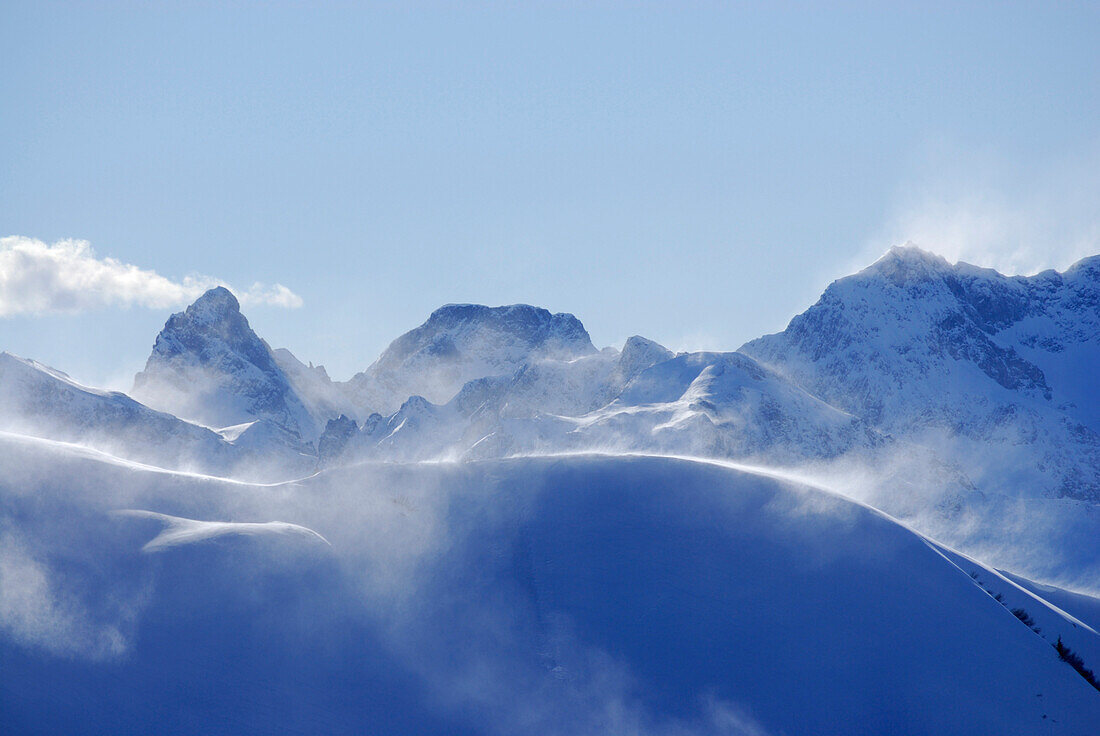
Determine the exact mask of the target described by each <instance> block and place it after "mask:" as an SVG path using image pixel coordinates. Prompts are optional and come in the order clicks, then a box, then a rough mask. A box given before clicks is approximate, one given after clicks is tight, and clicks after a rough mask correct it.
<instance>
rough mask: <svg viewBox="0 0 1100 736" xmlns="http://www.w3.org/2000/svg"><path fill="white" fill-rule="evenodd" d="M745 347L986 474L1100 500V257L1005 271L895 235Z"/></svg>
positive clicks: (1019, 486)
mask: <svg viewBox="0 0 1100 736" xmlns="http://www.w3.org/2000/svg"><path fill="white" fill-rule="evenodd" d="M741 350H742V351H743V352H745V353H747V354H749V355H752V356H754V357H756V358H757V359H758V360H760V361H761V362H763V363H765V364H769V365H772V366H774V367H775V368H776V369H778V370H779V371H781V372H783V373H785V374H786V375H788V376H790V377H791V378H793V379H794V380H795V381H796V382H798V383H800V384H801V385H803V386H805V387H806V388H807V389H808V390H810V391H811V392H813V393H815V394H816V395H818V396H820V397H821V398H823V399H824V400H826V401H828V402H830V403H831V404H833V405H835V406H838V407H840V408H842V409H844V410H846V411H849V412H851V413H853V414H856V415H858V416H860V417H862V418H864V419H865V420H867V421H868V422H870V423H871V424H872V425H873V426H876V427H879V428H880V429H883V430H884V431H887V432H890V433H893V434H896V435H898V436H902V437H909V438H915V439H919V440H921V441H922V442H926V443H931V444H934V445H937V447H938V449H941V450H942V451H944V452H945V453H946V454H947V455H948V456H950V457H952V459H955V460H957V461H960V462H961V463H962V464H963V466H964V467H968V469H969V470H970V471H972V477H974V478H975V480H976V481H978V482H979V485H988V486H990V487H995V488H998V489H999V490H1005V491H1009V492H1018V493H1022V494H1033V493H1034V492H1035V491H1036V490H1038V491H1041V492H1045V493H1047V494H1050V495H1065V496H1072V497H1077V498H1086V499H1091V500H1100V435H1098V434H1097V432H1098V430H1100V388H1098V386H1100V383H1098V382H1096V381H1095V380H1092V379H1091V376H1090V373H1091V369H1090V367H1089V366H1090V365H1096V364H1097V363H1096V361H1097V359H1100V258H1092V259H1087V260H1085V261H1082V262H1080V263H1078V264H1077V265H1076V266H1074V267H1073V268H1071V269H1069V270H1068V271H1067V272H1066V273H1065V274H1058V273H1056V272H1053V271H1047V272H1044V273H1041V274H1038V275H1036V276H1033V277H1007V276H1003V275H1001V274H999V273H997V272H996V271H992V270H990V269H981V268H977V267H974V266H970V265H968V264H964V263H960V264H956V265H951V264H948V263H947V261H945V260H944V259H943V258H940V257H939V256H935V255H932V254H930V253H926V252H924V251H922V250H920V249H918V248H915V247H912V246H905V247H899V248H894V249H891V251H890V252H889V253H887V254H886V255H885V256H884V257H883V258H881V259H880V260H879V261H877V262H876V263H875V264H873V265H872V266H870V267H868V268H867V269H865V270H863V271H861V272H860V273H858V274H856V275H854V276H850V277H847V278H844V279H840V280H839V281H836V282H834V283H833V284H832V285H830V286H829V288H828V289H827V290H826V291H825V293H824V294H823V295H822V297H821V299H820V300H819V301H818V302H817V304H815V305H814V306H812V307H811V308H810V309H808V310H807V311H806V312H804V313H802V314H800V315H798V316H797V317H795V318H794V319H793V320H791V323H790V325H789V326H788V327H787V329H786V330H785V331H783V332H781V333H778V334H775V335H768V336H765V337H762V338H759V339H757V340H753V341H751V342H749V343H747V344H746V345H745V346H743V347H742V348H741ZM983 480H984V481H985V483H984V484H983V482H982V481H983Z"/></svg>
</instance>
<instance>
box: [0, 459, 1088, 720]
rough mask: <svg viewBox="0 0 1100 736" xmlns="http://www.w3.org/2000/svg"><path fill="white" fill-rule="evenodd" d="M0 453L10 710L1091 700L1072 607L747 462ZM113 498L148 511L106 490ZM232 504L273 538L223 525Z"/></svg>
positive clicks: (542, 710) (941, 704)
mask: <svg viewBox="0 0 1100 736" xmlns="http://www.w3.org/2000/svg"><path fill="white" fill-rule="evenodd" d="M0 454H2V457H3V459H4V462H5V466H6V467H10V465H9V464H10V463H11V462H12V460H13V459H16V458H18V459H19V461H20V463H21V464H22V471H21V472H20V473H17V474H16V477H14V478H13V477H8V478H5V479H4V480H3V482H2V485H0V488H2V496H0V501H2V504H0V508H3V509H4V517H3V520H2V522H0V523H2V524H3V528H4V529H5V542H4V546H3V549H4V557H3V566H2V567H0V570H2V571H3V578H0V581H2V583H3V584H2V586H0V591H2V592H0V614H2V618H0V625H2V626H3V630H4V632H5V636H4V637H3V644H2V649H0V651H2V653H3V661H4V663H5V666H4V675H3V677H2V678H0V697H2V700H0V706H2V707H0V729H2V730H4V731H5V732H9V733H34V732H40V733H70V734H78V733H108V732H110V733H120V732H134V731H141V730H143V728H144V727H147V726H148V724H150V723H156V724H158V730H159V731H160V732H162V733H196V732H201V733H242V732H253V733H254V732H265V733H270V732H275V733H299V732H311V733H315V732H318V730H320V731H323V732H325V733H362V732H364V731H367V732H384V733H394V732H402V733H409V732H416V733H516V732H525V733H597V732H598V733H655V734H665V733H677V734H686V733H700V734H710V733H735V734H739V733H740V734H760V733H767V734H779V733H851V734H862V733H866V734H881V733H902V734H904V733H911V734H927V733H937V734H972V733H989V732H992V733H1000V734H1013V733H1018V734H1033V733H1062V734H1089V733H1093V732H1094V727H1095V724H1096V723H1097V722H1100V695H1098V693H1097V692H1096V691H1095V690H1094V689H1093V688H1092V687H1090V686H1089V685H1088V684H1087V683H1086V682H1085V681H1084V680H1083V679H1082V678H1081V677H1079V676H1078V675H1077V673H1076V672H1074V671H1073V670H1072V669H1071V668H1070V667H1069V666H1068V665H1067V664H1065V663H1064V662H1061V661H1059V659H1058V658H1057V656H1056V654H1055V652H1054V649H1053V647H1052V641H1053V640H1055V639H1056V638H1057V637H1059V636H1061V637H1062V639H1063V641H1064V642H1067V643H1068V644H1069V645H1070V646H1071V647H1072V648H1073V649H1074V650H1075V651H1077V652H1079V653H1081V655H1082V656H1083V657H1085V658H1086V661H1088V660H1090V659H1091V660H1093V661H1100V637H1098V636H1097V634H1096V632H1095V631H1094V630H1093V629H1092V628H1090V627H1089V626H1088V625H1087V624H1085V623H1084V622H1083V621H1082V620H1078V619H1075V618H1073V617H1072V616H1071V615H1070V614H1069V613H1066V612H1064V611H1062V610H1061V609H1060V608H1058V607H1056V606H1054V605H1051V604H1048V603H1047V602H1046V601H1045V600H1044V599H1043V598H1042V597H1041V596H1037V595H1035V594H1033V593H1030V592H1027V591H1025V590H1024V589H1023V588H1021V587H1019V586H1017V585H1016V584H1015V583H1013V582H1011V581H1009V580H1008V579H1007V578H1005V577H1003V576H1001V575H999V574H998V573H996V572H994V571H993V570H990V569H988V568H986V567H984V566H982V565H980V564H979V563H976V562H974V561H972V560H968V559H966V558H964V557H961V556H958V555H956V554H954V553H952V552H950V551H948V550H944V549H943V548H941V547H939V546H938V545H936V544H935V543H932V542H930V541H928V540H927V539H925V538H923V537H921V536H920V535H919V534H916V533H914V532H913V531H911V530H909V529H907V528H906V527H904V526H902V525H900V524H898V523H897V522H895V521H893V520H892V519H890V518H888V517H886V516H884V515H883V514H881V513H879V512H877V511H875V510H873V509H870V508H868V507H865V506H862V505H859V504H856V503H853V502H851V501H849V500H847V499H844V498H842V497H839V496H837V495H835V494H831V493H828V492H825V491H822V490H819V489H814V488H811V487H808V486H804V485H799V484H796V483H792V482H788V481H783V480H780V479H777V478H774V477H769V476H767V475H763V474H760V473H750V472H746V471H744V470H736V469H733V468H730V467H723V466H720V465H716V464H711V463H703V462H698V461H687V460H677V459H672V458H646V457H601V456H584V455H578V456H568V457H558V458H528V459H514V460H503V461H487V462H475V463H426V464H425V463H417V464H411V465H404V464H391V463H384V464H364V465H359V466H355V467H347V468H340V469H334V470H330V471H325V472H323V473H321V474H319V475H316V476H314V477H312V478H308V479H304V480H301V481H298V482H295V483H290V484H283V485H278V486H251V485H248V484H241V483H223V482H221V481H218V480H216V479H208V478H196V477H184V476H179V475H172V474H165V473H160V472H158V471H155V470H149V469H139V468H126V467H124V466H122V465H119V464H108V463H104V462H101V461H100V460H97V459H92V458H89V457H87V456H83V455H80V454H77V453H72V452H69V451H67V450H65V449H64V448H59V447H57V446H48V445H39V446H37V447H35V449H34V450H32V451H29V452H28V450H27V447H26V445H25V444H19V443H14V442H11V441H7V440H4V439H0ZM74 477H79V478H81V479H82V481H81V482H80V483H79V484H78V485H76V486H74V485H73V484H72V482H71V479H72V478H74ZM126 507H140V508H144V509H157V510H158V511H157V513H145V514H133V513H130V514H125V515H119V514H112V513H110V511H112V510H115V509H119V508H126ZM175 517H185V518H175ZM194 518H202V519H219V520H232V522H233V523H232V524H231V525H230V526H218V525H216V524H214V525H211V524H203V523H199V522H194V521H189V519H194ZM275 518H278V519H280V520H283V524H282V525H277V526H271V525H269V524H268V523H267V522H266V520H269V519H275ZM245 520H247V521H245ZM261 520H263V521H264V523H262V524H261V523H259V522H261ZM165 524H167V525H168V530H169V531H168V532H163V531H162V527H163V526H164V525H165ZM151 527H152V528H151ZM260 528H267V529H271V530H272V531H276V530H277V532H285V531H288V530H292V529H293V530H295V531H296V533H292V534H286V533H260V534H256V535H250V534H249V533H248V532H247V531H246V530H257V531H258V530H259V529H260ZM218 530H223V531H218ZM308 530H314V531H313V532H310V531H308ZM177 533H178V534H180V535H181V537H182V539H181V541H186V543H181V544H165V543H164V542H163V541H162V542H158V541H157V540H165V535H166V534H167V535H168V536H171V535H172V534H177ZM322 536H323V538H324V539H325V540H327V541H328V542H329V543H330V545H331V546H330V545H327V544H323V543H321V542H320V541H319V539H320V537H322ZM151 547H152V548H159V552H158V553H157V554H155V555H148V554H143V553H142V549H143V548H151ZM13 550H17V551H13ZM32 573H33V574H32ZM971 573H975V577H972V576H971ZM32 578H33V581H34V582H35V584H34V585H31V584H30V582H31V579H32ZM987 589H988V592H987ZM995 594H1001V595H1002V596H1012V604H1013V605H1017V603H1019V604H1020V605H1023V606H1025V607H1026V609H1027V611H1028V612H1029V613H1030V614H1031V615H1032V616H1033V617H1034V619H1035V620H1036V621H1040V626H1041V629H1042V633H1041V634H1037V633H1035V631H1033V630H1032V629H1031V628H1029V627H1028V626H1026V625H1025V624H1024V623H1022V622H1021V621H1020V620H1019V619H1017V618H1016V617H1015V616H1014V615H1013V614H1012V613H1011V612H1010V611H1009V608H1008V607H1007V606H1006V605H1002V603H999V602H998V601H997V600H996V599H995V598H994V597H993V595H995ZM43 616H52V617H54V618H55V619H57V620H56V621H54V622H53V623H51V624H50V626H49V630H48V635H46V633H45V632H44V631H43V624H42V617H43ZM105 632H109V633H105ZM104 641H107V642H110V646H106V645H104V644H103V642H104Z"/></svg>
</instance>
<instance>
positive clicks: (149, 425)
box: [0, 353, 316, 479]
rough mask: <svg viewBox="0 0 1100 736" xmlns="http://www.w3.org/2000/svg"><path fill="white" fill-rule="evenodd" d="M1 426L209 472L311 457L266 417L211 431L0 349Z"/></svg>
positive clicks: (289, 468) (287, 468)
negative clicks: (226, 428) (226, 430)
mask: <svg viewBox="0 0 1100 736" xmlns="http://www.w3.org/2000/svg"><path fill="white" fill-rule="evenodd" d="M0 431H3V432H6V433H10V434H13V435H27V436H29V437H41V438H45V439H49V440H55V441H59V442H65V443H75V444H78V445H83V446H85V447H88V448H92V449H96V450H99V451H102V452H106V453H109V454H112V455H115V456H117V457H120V458H126V459H130V460H134V461H137V462H140V463H146V464H151V465H155V466H158V467H161V468H167V469H172V470H184V471H189V472H198V473H203V474H210V475H220V476H228V475H233V476H237V477H243V478H251V479H271V478H278V477H281V478H285V477H293V476H297V475H301V474H303V473H305V472H307V471H309V470H311V469H312V468H313V467H314V466H315V465H316V458H314V457H311V456H310V455H303V454H302V452H301V450H300V447H299V445H300V440H299V439H298V437H297V435H291V434H289V433H288V432H287V430H285V429H283V428H282V427H279V426H277V425H275V424H273V423H271V422H269V421H267V420H258V421H253V422H250V423H248V424H247V425H243V426H240V427H234V428H233V431H232V432H223V433H218V432H214V431H212V430H210V429H208V428H206V427H202V426H199V425H197V424H192V423H190V422H186V421H183V420H181V419H178V418H177V417H175V416H173V415H171V414H168V413H165V412H161V411H156V410H154V409H151V408H149V407H148V406H145V405H144V404H141V403H139V402H137V401H135V400H134V399H132V398H130V397H129V396H127V395H126V394H123V393H119V392H117V391H101V390H99V389H94V388H89V387H87V386H82V385H81V384H79V383H76V382H75V381H73V380H72V379H71V378H69V377H68V376H67V375H65V374H64V373H62V372H60V371H57V370H54V369H52V368H50V367H48V366H45V365H42V364H41V363H37V362H35V361H33V360H27V359H25V358H20V357H18V356H15V355H11V354H10V353H0Z"/></svg>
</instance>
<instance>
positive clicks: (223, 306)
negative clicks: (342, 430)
mask: <svg viewBox="0 0 1100 736" xmlns="http://www.w3.org/2000/svg"><path fill="white" fill-rule="evenodd" d="M133 394H134V396H135V397H137V398H138V399H140V400H141V401H143V402H145V403H147V404H149V405H151V406H155V407H157V408H161V409H163V410H165V411H169V412H171V413H173V414H176V415H177V416H180V417H184V418H188V419H192V420H194V421H197V422H200V423H202V424H207V425H210V426H214V427H224V426H229V425H235V424H240V423H243V422H248V421H251V420H255V419H267V420H270V421H271V422H273V423H275V424H277V425H279V426H281V427H284V428H285V429H287V430H289V431H291V432H294V433H297V434H298V435H299V436H301V437H303V438H312V437H313V436H314V435H315V434H316V433H317V427H316V423H315V420H314V419H313V418H312V417H311V416H310V413H309V411H308V410H307V409H306V406H305V404H304V402H303V401H302V399H301V398H300V397H299V396H298V394H297V393H296V392H295V390H294V389H293V387H292V386H291V383H290V381H289V380H288V378H287V376H286V373H285V372H284V371H283V369H282V368H280V367H279V364H278V361H277V360H276V359H275V356H274V355H273V354H272V351H271V349H270V348H269V347H268V345H267V343H265V342H264V341H263V340H261V339H260V338H259V337H258V336H257V335H256V333H255V332H253V331H252V328H251V327H250V326H249V324H248V320H247V319H246V318H245V316H244V315H243V314H241V310H240V305H239V304H238V303H237V299H236V298H235V297H234V296H233V294H232V293H230V292H229V290H228V289H225V288H224V287H220V286H219V287H217V288H214V289H211V290H210V291H208V292H206V293H205V294H203V295H202V297H200V298H199V299H198V300H197V301H196V302H195V303H194V304H192V305H191V306H190V307H188V308H187V310H186V311H184V312H179V313H177V314H173V315H172V316H171V317H170V318H169V319H168V322H167V323H166V324H165V326H164V329H163V330H162V331H161V333H160V334H159V335H158V336H157V339H156V343H155V344H154V346H153V352H152V354H151V355H150V356H149V360H148V362H147V363H146V365H145V370H144V371H142V372H141V373H138V374H137V376H135V378H134V389H133Z"/></svg>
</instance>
